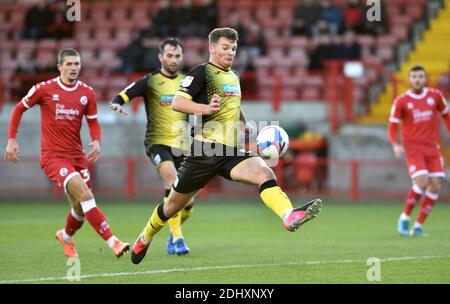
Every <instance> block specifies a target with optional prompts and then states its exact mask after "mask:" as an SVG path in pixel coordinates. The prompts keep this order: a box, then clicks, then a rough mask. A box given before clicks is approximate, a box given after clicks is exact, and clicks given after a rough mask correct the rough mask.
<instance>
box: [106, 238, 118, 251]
mask: <svg viewBox="0 0 450 304" xmlns="http://www.w3.org/2000/svg"><path fill="white" fill-rule="evenodd" d="M117 240H118V239H117V238H116V237H115V236H114V235H113V236H112V237H110V238H109V239H108V240H107V241H106V244H108V246H109V248H111V249H112V248H113V247H114V243H115V241H117Z"/></svg>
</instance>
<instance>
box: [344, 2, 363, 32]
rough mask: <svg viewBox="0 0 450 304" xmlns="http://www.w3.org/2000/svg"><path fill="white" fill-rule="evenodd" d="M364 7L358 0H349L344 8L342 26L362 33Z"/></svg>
mask: <svg viewBox="0 0 450 304" xmlns="http://www.w3.org/2000/svg"><path fill="white" fill-rule="evenodd" d="M363 18H364V9H363V7H362V5H361V3H360V0H350V1H349V3H348V4H347V6H346V7H345V9H344V26H345V29H346V30H352V31H355V32H356V33H363V32H364V28H363Z"/></svg>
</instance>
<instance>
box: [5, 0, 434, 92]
mask: <svg viewBox="0 0 450 304" xmlns="http://www.w3.org/2000/svg"><path fill="white" fill-rule="evenodd" d="M174 2H175V6H176V7H179V6H180V5H181V1H174ZM299 2H301V1H296V0H281V1H275V0H264V1H256V0H243V1H238V2H236V1H230V0H219V1H217V7H218V25H220V26H226V25H229V22H230V20H229V16H230V14H231V13H232V12H235V11H237V12H238V14H239V20H240V22H241V23H242V24H243V25H244V26H245V27H247V28H248V27H249V26H251V24H252V23H255V22H256V23H257V24H258V25H259V26H260V27H261V32H262V33H264V38H265V41H266V47H267V54H265V55H259V56H257V57H255V58H254V59H253V61H254V63H255V67H256V76H249V77H256V78H257V83H258V85H259V88H261V90H258V92H260V96H254V97H255V98H258V99H265V98H270V96H271V90H272V89H273V81H271V80H267V73H273V72H277V76H280V73H281V71H282V72H283V73H281V74H283V75H281V76H284V78H283V81H282V85H283V86H285V87H284V88H283V96H282V98H283V99H286V100H298V99H323V98H324V97H325V96H324V95H323V92H324V90H323V89H322V88H323V85H324V83H325V81H324V79H323V76H321V75H320V74H317V75H314V76H312V78H311V79H309V78H310V77H307V76H308V74H307V73H306V70H307V67H308V64H309V60H310V53H311V52H312V51H313V50H314V48H315V47H316V46H317V44H318V38H317V37H307V36H295V37H293V36H291V35H290V33H289V29H290V27H291V25H292V22H293V18H294V10H295V7H296V6H297V4H298V3H299ZM332 2H333V3H334V4H335V5H337V6H338V7H339V8H340V9H341V10H344V8H345V6H346V4H347V2H348V1H345V0H334V1H332ZM195 3H196V2H195V1H194V4H195ZM383 5H385V6H386V10H387V14H388V19H389V22H388V24H390V25H391V26H390V28H391V30H390V31H388V32H386V33H384V34H379V35H371V34H364V33H362V34H358V35H357V36H356V40H357V42H358V43H359V44H360V45H361V47H362V58H363V59H369V60H372V61H375V62H379V63H382V64H386V63H389V62H393V61H395V60H396V47H395V46H397V45H398V44H399V43H400V42H402V41H405V40H407V39H409V38H410V36H409V35H410V29H411V25H412V24H413V22H415V21H418V20H420V19H423V17H424V16H423V12H424V10H425V9H424V7H425V5H426V1H424V0H419V1H417V0H394V1H384V2H383ZM0 6H1V13H0V21H1V22H0V24H1V26H0V37H2V38H3V39H2V41H4V43H2V45H1V46H0V49H1V58H0V66H1V69H2V75H3V78H4V79H5V83H4V89H5V91H8V90H9V88H10V86H9V84H10V82H9V81H8V79H9V78H10V77H11V76H12V74H13V73H14V72H15V71H16V70H17V66H18V62H19V59H20V58H21V57H22V56H26V54H30V53H31V54H32V55H33V56H35V58H36V64H37V65H38V66H39V65H41V64H45V65H46V64H48V63H49V62H50V57H51V55H52V54H54V51H55V50H56V49H60V48H62V47H68V46H71V47H75V48H78V49H79V50H80V52H81V54H82V56H83V63H84V64H83V70H84V72H86V75H85V76H84V77H86V76H87V79H85V80H86V82H88V83H93V82H94V83H95V82H97V83H101V81H97V80H95V79H94V78H96V77H98V74H100V75H108V74H109V72H110V70H111V67H114V66H117V65H119V64H120V62H119V61H120V59H119V57H118V55H117V54H118V51H119V50H120V49H122V48H124V47H126V46H127V45H128V44H129V43H130V42H131V41H132V39H133V36H134V35H136V33H137V31H139V30H140V29H144V28H152V17H153V16H155V14H156V13H157V12H158V10H159V1H142V0H141V1H103V0H99V1H83V3H82V8H81V18H82V19H81V20H82V22H76V24H75V35H74V37H73V39H64V40H53V41H50V40H48V39H45V40H42V41H33V40H23V39H21V36H20V31H21V29H22V28H23V24H24V18H25V16H26V13H27V11H28V10H29V9H30V7H32V3H30V2H28V3H21V2H20V1H18V2H17V3H12V4H0ZM196 8H197V7H196ZM155 39H158V38H155ZM183 40H184V41H183V42H184V44H185V46H186V54H185V60H186V68H188V67H190V66H192V65H194V64H196V63H199V62H200V61H202V60H204V58H205V56H204V55H205V46H206V41H205V39H204V38H198V37H186V38H184V39H183ZM339 40H340V36H338V37H337V39H336V41H339ZM52 52H53V53H52ZM24 54H25V55H24ZM91 72H92V73H91ZM94 72H96V73H97V74H95V73H94ZM302 75H304V76H303V77H302ZM91 77H92V78H91ZM244 77H245V76H244ZM297 77H298V79H296V80H292V78H297ZM378 80H379V77H376V76H374V75H373V74H370V73H368V74H367V75H364V76H363V77H362V78H361V79H358V81H356V83H355V86H356V89H355V92H357V93H355V96H356V97H362V95H364V94H363V92H366V91H367V87H368V86H369V85H370V84H373V83H375V82H376V81H378ZM94 88H95V85H94ZM262 88H263V89H262ZM96 89H98V90H99V91H100V92H104V93H101V94H99V99H100V100H107V97H108V96H106V95H107V94H106V92H107V91H106V90H104V86H102V85H100V87H98V88H96ZM14 97H15V98H17V97H18V96H14Z"/></svg>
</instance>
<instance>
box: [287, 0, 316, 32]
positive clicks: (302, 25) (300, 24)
mask: <svg viewBox="0 0 450 304" xmlns="http://www.w3.org/2000/svg"><path fill="white" fill-rule="evenodd" d="M319 17H320V6H319V5H318V4H316V3H314V0H303V1H298V4H297V7H296V8H295V11H294V20H293V22H292V26H291V35H293V36H300V35H306V36H312V35H313V27H314V25H315V24H316V22H317V21H318V20H319Z"/></svg>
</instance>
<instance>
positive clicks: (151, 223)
mask: <svg viewBox="0 0 450 304" xmlns="http://www.w3.org/2000/svg"><path fill="white" fill-rule="evenodd" d="M162 210H163V204H160V205H158V206H157V207H156V208H155V210H153V213H152V216H151V217H150V219H149V220H148V222H147V225H146V226H145V228H144V238H145V239H146V240H151V239H152V238H153V236H154V235H155V234H157V233H158V231H159V230H161V229H162V227H164V224H165V223H166V221H167V220H168V219H167V218H166V217H164V214H163V211H162Z"/></svg>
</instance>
